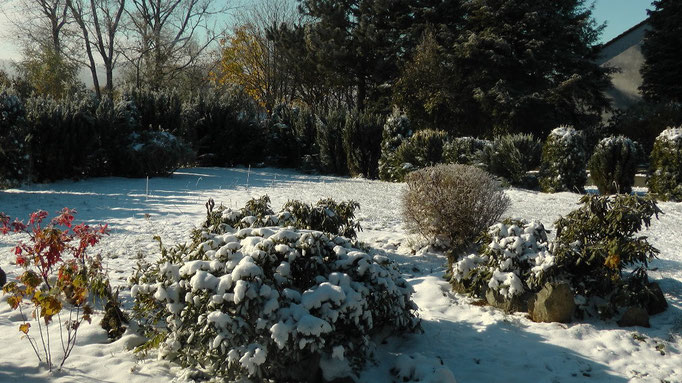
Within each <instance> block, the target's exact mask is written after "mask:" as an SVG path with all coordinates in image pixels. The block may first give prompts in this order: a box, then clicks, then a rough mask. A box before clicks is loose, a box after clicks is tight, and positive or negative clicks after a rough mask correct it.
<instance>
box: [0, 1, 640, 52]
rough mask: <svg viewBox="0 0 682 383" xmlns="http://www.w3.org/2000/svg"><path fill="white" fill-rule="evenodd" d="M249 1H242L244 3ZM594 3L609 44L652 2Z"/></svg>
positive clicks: (9, 47) (4, 42)
mask: <svg viewBox="0 0 682 383" xmlns="http://www.w3.org/2000/svg"><path fill="white" fill-rule="evenodd" d="M248 1H249V0H242V1H241V2H242V3H245V2H248ZM592 1H594V5H595V8H594V18H595V20H597V22H599V23H603V22H606V24H607V25H606V29H604V32H603V33H602V36H601V42H607V41H609V40H611V39H612V38H614V37H616V36H618V35H619V34H621V33H622V32H624V31H626V30H627V29H628V28H630V27H632V26H633V25H635V24H637V23H639V22H640V21H642V20H644V19H645V18H646V17H647V14H646V10H647V8H650V7H651V0H586V3H587V4H590V3H591V2H592ZM5 28H7V21H6V20H5V19H4V17H2V15H0V31H2V30H3V29H5ZM8 58H11V59H18V58H19V49H18V47H17V46H16V45H15V44H14V42H13V41H12V39H9V38H7V36H3V34H1V33H0V59H8Z"/></svg>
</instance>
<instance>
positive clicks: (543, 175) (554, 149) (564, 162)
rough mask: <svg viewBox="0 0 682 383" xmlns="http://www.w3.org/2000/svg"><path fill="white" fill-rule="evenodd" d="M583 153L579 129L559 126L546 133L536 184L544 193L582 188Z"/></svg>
mask: <svg viewBox="0 0 682 383" xmlns="http://www.w3.org/2000/svg"><path fill="white" fill-rule="evenodd" d="M586 164H587V154H586V152H585V144H584V138H583V135H582V133H581V132H579V131H577V130H575V129H573V127H571V126H560V127H558V128H556V129H554V130H552V132H551V133H550V134H549V136H548V137H547V141H546V142H545V144H544V146H543V148H542V159H541V163H540V187H541V188H542V190H543V191H545V192H548V193H556V192H561V191H572V192H583V189H584V187H585V182H586V181H587V173H586V171H585V167H586Z"/></svg>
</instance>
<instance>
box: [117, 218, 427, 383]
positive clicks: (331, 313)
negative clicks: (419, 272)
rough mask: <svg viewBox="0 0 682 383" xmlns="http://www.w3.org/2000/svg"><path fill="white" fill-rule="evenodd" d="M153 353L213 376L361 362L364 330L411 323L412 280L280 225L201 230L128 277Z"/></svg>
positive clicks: (310, 373)
mask: <svg viewBox="0 0 682 383" xmlns="http://www.w3.org/2000/svg"><path fill="white" fill-rule="evenodd" d="M131 283H132V295H133V296H134V297H135V302H136V303H135V309H134V310H135V314H136V317H137V318H138V319H140V320H142V327H143V328H145V329H146V331H147V336H149V337H150V338H151V340H150V345H155V344H156V345H159V346H160V351H159V352H160V356H162V357H165V358H168V359H172V360H175V361H177V362H179V363H181V364H182V365H184V366H188V367H192V368H196V369H200V370H202V371H204V372H205V373H207V374H210V375H212V376H219V377H221V378H224V379H229V380H237V379H242V378H246V377H250V378H252V379H255V380H258V381H262V380H266V379H272V380H274V381H312V380H313V377H314V376H317V375H319V372H318V371H319V369H320V365H321V364H323V365H329V364H330V363H331V364H332V365H334V369H335V370H337V371H338V370H339V369H345V370H346V371H348V374H350V373H351V371H352V369H358V368H361V367H362V366H363V365H364V364H365V363H366V361H367V359H368V351H369V350H370V349H371V347H372V336H373V335H374V334H377V333H378V332H380V331H381V332H384V333H386V331H388V332H392V333H399V332H404V331H410V330H413V329H415V328H416V327H417V326H418V321H417V319H416V318H415V316H414V310H415V309H416V306H415V304H414V303H413V302H412V301H411V299H410V296H411V294H412V288H411V286H410V285H409V284H408V283H407V282H406V281H405V280H404V279H403V278H402V277H401V275H400V272H399V271H398V269H397V267H396V266H395V265H394V264H393V263H392V262H391V261H390V260H389V258H388V257H386V256H385V255H384V254H383V253H379V252H377V251H374V250H370V251H369V252H368V251H367V250H360V249H358V248H355V247H353V245H352V244H351V242H350V241H349V240H348V239H346V238H343V237H337V236H335V235H331V234H325V233H322V232H317V231H309V230H296V229H290V228H281V227H265V228H245V229H239V230H236V229H230V228H226V230H225V233H224V234H212V233H209V232H208V231H204V232H202V233H201V235H200V236H198V237H196V239H195V241H194V242H193V243H191V244H187V245H178V246H176V247H174V248H172V249H168V250H166V249H164V250H163V252H162V256H161V259H160V260H159V261H158V263H157V264H156V265H154V266H149V265H146V266H143V267H142V268H141V269H138V271H137V273H136V274H135V275H134V276H133V277H132V278H131Z"/></svg>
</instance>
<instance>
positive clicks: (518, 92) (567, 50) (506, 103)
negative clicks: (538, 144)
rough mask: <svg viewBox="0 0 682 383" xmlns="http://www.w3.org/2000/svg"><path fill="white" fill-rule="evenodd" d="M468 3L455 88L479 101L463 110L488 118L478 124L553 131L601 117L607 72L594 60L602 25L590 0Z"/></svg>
mask: <svg viewBox="0 0 682 383" xmlns="http://www.w3.org/2000/svg"><path fill="white" fill-rule="evenodd" d="M465 9H466V17H465V20H466V25H465V31H464V32H463V33H462V34H460V35H459V38H458V39H457V41H456V43H455V46H454V65H453V68H454V70H456V71H457V72H458V73H459V74H458V77H459V78H460V79H461V81H462V83H461V84H457V85H456V86H455V89H462V91H463V92H464V94H463V95H464V96H466V97H468V98H470V99H471V100H473V101H474V102H475V104H477V106H478V110H473V111H467V110H465V111H463V113H472V112H474V113H478V112H481V113H483V114H484V115H485V116H486V117H487V118H489V120H490V121H489V123H487V122H485V121H482V122H483V123H484V125H483V126H479V127H478V129H477V130H479V131H489V127H488V126H490V125H492V127H493V128H494V131H495V133H498V134H499V133H504V132H518V131H521V132H530V133H534V134H536V135H538V136H546V134H547V133H548V132H549V131H550V130H551V129H552V128H554V127H556V126H557V125H559V124H562V123H566V124H572V125H574V126H576V127H585V126H588V125H590V124H592V123H596V122H597V121H598V120H599V116H600V114H601V112H602V111H603V110H604V108H606V107H607V106H608V103H607V100H606V98H605V97H604V94H603V90H605V89H606V87H607V85H608V78H607V75H606V74H607V72H608V70H607V69H603V68H601V67H599V66H598V65H597V64H596V63H595V59H596V57H597V54H598V46H597V45H596V42H597V39H598V37H599V33H600V31H601V29H602V27H600V26H598V25H596V23H595V22H594V20H593V19H592V11H591V8H589V7H586V6H585V1H584V0H540V1H537V0H468V1H466V3H465ZM487 124H490V125H488V126H486V125H487Z"/></svg>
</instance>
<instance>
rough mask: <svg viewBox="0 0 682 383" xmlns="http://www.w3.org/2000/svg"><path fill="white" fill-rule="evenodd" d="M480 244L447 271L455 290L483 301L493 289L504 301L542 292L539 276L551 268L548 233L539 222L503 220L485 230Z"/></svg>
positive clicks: (551, 259)
mask: <svg viewBox="0 0 682 383" xmlns="http://www.w3.org/2000/svg"><path fill="white" fill-rule="evenodd" d="M478 242H479V243H480V244H481V246H480V248H479V249H478V251H476V252H473V253H471V254H469V255H467V256H465V257H463V258H462V259H460V260H459V261H457V262H456V263H454V264H453V265H452V267H451V270H450V274H451V275H450V281H451V283H452V285H453V287H454V288H455V290H457V291H460V292H467V293H470V294H472V295H473V296H476V297H479V298H483V297H485V295H486V292H487V291H488V289H493V290H495V291H496V292H497V293H499V294H500V295H501V296H502V297H504V298H505V299H509V300H511V299H513V298H514V297H519V298H521V297H523V296H525V295H527V294H528V293H534V292H537V291H539V290H540V289H541V288H542V285H541V284H540V282H541V275H542V273H543V272H544V271H545V270H546V269H548V268H550V267H552V266H553V265H554V256H553V255H552V254H551V253H550V251H549V243H548V241H547V232H546V231H545V227H544V226H543V225H542V223H540V222H539V221H533V222H527V221H523V220H511V219H506V220H504V221H503V222H501V223H496V224H494V225H492V226H490V227H489V228H488V231H487V232H486V233H485V234H484V235H483V236H482V237H481V238H480V239H479V240H478Z"/></svg>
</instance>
